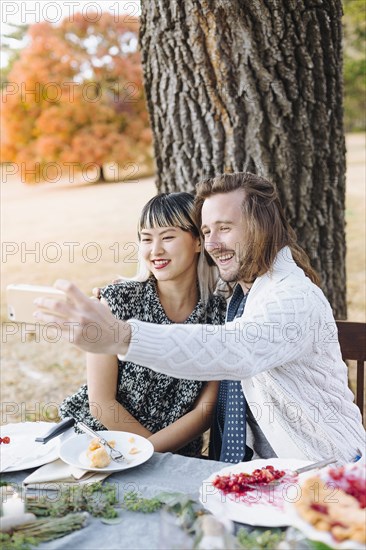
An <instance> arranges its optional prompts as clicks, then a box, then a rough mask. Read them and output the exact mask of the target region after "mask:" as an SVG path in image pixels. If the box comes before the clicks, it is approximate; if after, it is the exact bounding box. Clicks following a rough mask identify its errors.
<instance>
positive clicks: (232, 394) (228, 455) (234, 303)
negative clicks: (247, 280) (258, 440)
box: [215, 284, 253, 463]
mask: <svg viewBox="0 0 366 550" xmlns="http://www.w3.org/2000/svg"><path fill="white" fill-rule="evenodd" d="M247 296H248V293H247V294H245V295H244V292H243V289H242V287H241V286H240V285H239V284H238V285H237V286H236V288H235V291H234V293H233V296H232V298H231V300H230V304H229V307H228V311H227V316H226V320H227V321H232V320H234V319H235V318H237V317H241V316H242V315H243V311H244V307H245V302H246V300H247ZM216 416H217V421H216V435H215V438H216V442H217V439H220V440H221V451H220V457H219V459H220V460H221V461H223V462H233V463H237V462H241V461H243V460H250V458H251V456H252V455H253V452H252V450H251V449H250V448H249V447H247V445H246V443H245V441H246V401H245V397H244V394H243V390H242V387H241V382H240V381H237V380H223V381H222V382H221V383H220V389H219V395H218V403H217V409H216ZM217 431H218V432H219V433H217Z"/></svg>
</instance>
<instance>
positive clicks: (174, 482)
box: [2, 453, 227, 550]
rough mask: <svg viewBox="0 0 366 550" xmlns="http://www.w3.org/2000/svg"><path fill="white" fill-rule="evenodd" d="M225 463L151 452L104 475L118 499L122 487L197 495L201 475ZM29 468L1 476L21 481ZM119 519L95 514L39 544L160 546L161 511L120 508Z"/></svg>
mask: <svg viewBox="0 0 366 550" xmlns="http://www.w3.org/2000/svg"><path fill="white" fill-rule="evenodd" d="M225 466H227V464H226V463H223V462H216V461H213V460H204V459H197V458H187V457H184V456H180V455H177V454H172V453H154V454H153V456H152V457H151V459H150V460H148V461H147V462H145V463H144V464H141V465H140V466H137V467H136V468H131V469H129V470H126V471H124V472H116V473H114V474H112V475H111V476H109V477H108V478H107V481H108V482H109V483H117V484H118V491H119V493H118V496H119V500H122V495H123V493H124V492H125V491H134V490H135V491H138V492H139V493H141V495H142V496H143V497H147V498H151V497H153V496H155V495H156V494H157V493H160V492H161V491H167V492H180V493H185V494H189V495H192V497H193V498H194V499H198V497H199V489H200V486H201V483H202V481H203V480H204V479H206V478H207V477H209V476H210V475H211V474H212V473H213V472H215V471H218V470H221V469H222V468H223V467H225ZM29 474H30V470H27V471H20V472H12V473H8V474H7V473H4V474H2V479H4V480H5V481H12V482H16V483H19V484H21V483H22V482H23V480H24V479H25V478H26V476H28V475H29ZM121 518H122V521H121V523H119V524H117V525H105V524H103V523H102V522H101V521H100V519H98V518H92V517H91V518H90V520H89V523H88V525H87V526H86V527H84V528H83V529H81V530H80V531H75V532H73V533H71V534H70V535H67V536H65V537H63V538H61V539H57V540H54V541H50V542H47V543H44V544H41V545H40V546H39V547H38V548H39V549H43V550H46V549H47V550H56V549H57V550H70V549H71V548H72V549H77V550H100V549H101V548H102V549H103V550H117V549H118V550H119V549H121V550H122V549H126V550H131V548H133V549H136V550H140V549H144V550H145V549H155V548H160V542H161V540H160V527H161V525H160V523H161V514H160V512H155V513H153V514H141V513H136V512H127V511H122V512H121Z"/></svg>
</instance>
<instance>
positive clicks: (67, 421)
mask: <svg viewBox="0 0 366 550" xmlns="http://www.w3.org/2000/svg"><path fill="white" fill-rule="evenodd" d="M74 424H75V419H74V418H64V419H63V420H61V422H59V423H58V424H56V425H55V426H53V427H52V428H51V429H50V430H48V431H47V432H46V433H44V434H43V435H42V436H39V437H36V439H35V441H38V442H39V443H48V441H50V440H51V439H53V438H54V437H57V436H58V435H61V434H62V433H64V432H66V430H68V429H69V428H72V426H73V425H74Z"/></svg>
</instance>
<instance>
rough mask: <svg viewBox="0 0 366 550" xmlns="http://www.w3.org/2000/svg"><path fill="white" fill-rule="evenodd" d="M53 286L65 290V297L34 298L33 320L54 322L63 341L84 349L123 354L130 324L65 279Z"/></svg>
mask: <svg viewBox="0 0 366 550" xmlns="http://www.w3.org/2000/svg"><path fill="white" fill-rule="evenodd" d="M55 287H56V288H58V289H59V290H62V291H63V292H65V294H66V298H67V299H66V300H59V301H58V300H53V299H50V298H37V300H35V306H37V309H36V311H35V313H34V317H35V320H36V321H42V322H44V323H56V324H57V325H58V326H59V329H60V330H61V333H62V337H63V338H64V340H67V341H68V342H70V343H71V344H74V345H76V346H77V347H79V348H81V349H83V350H84V351H87V352H91V353H104V354H111V355H117V354H125V353H127V350H128V345H129V342H130V339H131V325H130V324H128V323H126V322H124V321H119V320H117V319H116V318H115V317H114V315H113V314H112V313H111V311H110V309H109V307H107V306H106V305H104V304H102V303H101V302H100V301H99V300H97V299H95V298H89V297H88V296H86V295H85V294H84V293H83V292H81V290H79V289H78V288H77V286H76V285H74V284H73V283H70V282H69V281H65V280H63V279H59V280H58V281H56V283H55ZM45 310H47V311H45Z"/></svg>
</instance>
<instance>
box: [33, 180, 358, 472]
mask: <svg viewBox="0 0 366 550" xmlns="http://www.w3.org/2000/svg"><path fill="white" fill-rule="evenodd" d="M196 206H197V215H198V217H199V219H200V223H201V228H202V233H203V236H204V240H205V248H206V251H207V252H208V254H209V255H210V257H211V258H212V260H213V261H214V262H215V263H216V264H217V266H218V268H219V270H220V276H221V278H222V280H223V281H226V282H227V283H234V285H235V286H234V289H233V294H232V297H231V299H230V302H229V304H228V311H227V322H226V324H225V325H224V326H222V327H212V326H208V325H194V326H188V325H180V324H175V325H169V326H159V325H154V324H147V323H143V322H140V321H136V320H133V319H132V320H130V321H128V322H123V321H119V322H118V323H117V325H116V320H115V318H114V317H113V315H112V314H111V313H110V311H109V310H108V309H107V308H105V306H103V305H101V304H99V303H98V302H96V301H92V300H89V299H88V298H87V297H86V296H85V295H84V294H83V293H82V292H81V291H80V290H79V289H78V288H77V287H75V285H73V284H72V283H69V282H67V281H58V282H57V283H56V286H57V288H59V289H61V290H64V291H65V292H66V294H67V298H68V301H67V302H62V301H59V302H54V301H52V300H49V299H39V300H38V301H37V305H38V306H40V307H42V308H45V309H49V310H51V311H52V313H51V314H49V313H45V312H41V311H37V313H36V314H35V315H36V318H38V319H41V320H43V321H44V322H53V323H54V322H57V321H58V322H59V324H60V329H61V330H62V333H63V336H64V338H66V339H69V340H71V341H72V343H74V344H76V345H77V346H79V347H80V348H82V349H84V350H86V351H91V352H94V353H112V354H113V353H117V354H119V355H120V356H123V358H124V360H126V361H133V362H135V363H138V364H140V365H144V366H146V367H149V368H151V369H152V370H155V371H157V372H162V373H164V374H168V375H171V376H174V377H176V378H186V379H192V380H222V381H224V382H223V383H222V384H221V387H220V392H219V399H218V403H217V409H216V417H215V424H214V426H213V430H212V432H213V442H212V449H211V457H214V458H217V459H221V460H224V461H227V462H239V461H242V460H250V459H251V457H252V456H253V453H255V455H254V456H255V457H260V458H269V457H273V456H278V457H279V458H299V459H308V460H314V461H315V460H319V459H322V458H330V457H333V456H334V457H335V458H336V459H337V462H338V463H339V464H342V463H345V462H350V461H352V460H353V459H354V458H355V456H356V455H358V454H360V449H364V445H365V431H364V429H363V427H362V423H361V414H360V411H359V409H358V408H357V406H356V405H355V403H354V402H353V394H352V392H351V391H350V389H349V388H348V382H347V367H346V365H345V364H344V362H343V361H342V357H341V352H340V347H339V343H338V340H337V338H336V337H333V338H332V337H331V336H332V334H333V333H334V329H335V327H336V324H335V320H334V317H333V314H332V311H331V307H330V305H329V303H328V301H327V299H326V298H325V296H324V294H323V292H322V291H321V290H320V288H319V287H318V278H317V275H316V273H315V272H314V271H313V269H312V268H311V266H310V263H309V260H308V258H307V256H306V254H305V252H304V251H303V250H302V249H301V248H300V247H299V245H298V244H297V243H296V237H295V234H294V231H293V230H292V229H291V227H290V226H289V224H288V222H287V221H286V219H285V217H284V214H283V211H282V207H281V204H280V201H279V198H278V194H277V191H276V189H275V187H274V185H273V184H272V183H270V182H269V181H267V180H266V179H264V178H262V177H260V176H257V175H253V174H250V173H236V174H223V175H221V176H217V177H215V178H212V179H209V180H205V181H203V182H201V183H200V184H198V186H197V196H196ZM60 317H63V318H64V320H63V321H62V320H60ZM65 321H66V322H65ZM88 326H92V327H93V326H94V327H97V328H98V338H93V339H91V338H89V339H88V334H87V328H88ZM70 327H72V333H71V332H70ZM332 329H333V332H332ZM244 396H245V397H244ZM203 413H204V411H203ZM361 452H362V451H361Z"/></svg>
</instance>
